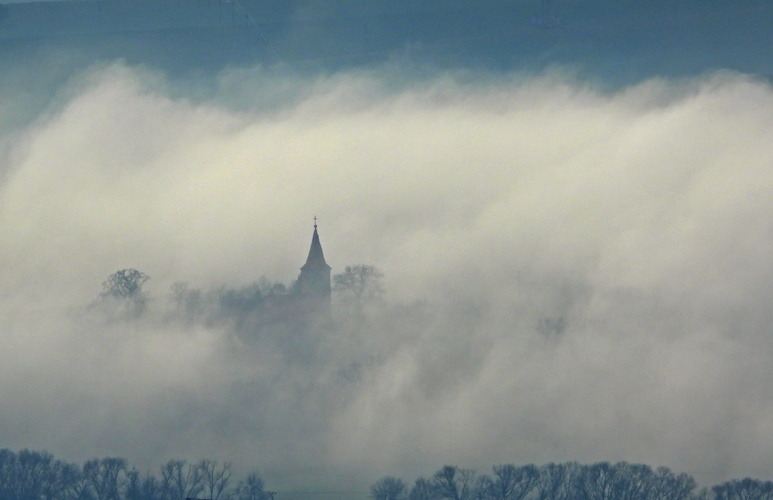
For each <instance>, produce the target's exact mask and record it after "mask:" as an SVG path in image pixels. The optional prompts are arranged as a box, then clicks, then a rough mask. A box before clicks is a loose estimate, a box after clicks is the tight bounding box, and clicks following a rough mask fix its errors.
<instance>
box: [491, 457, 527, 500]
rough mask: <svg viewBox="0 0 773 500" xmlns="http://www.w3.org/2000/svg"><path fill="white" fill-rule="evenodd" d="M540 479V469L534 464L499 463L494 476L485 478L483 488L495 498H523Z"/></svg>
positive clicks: (515, 499) (520, 499)
mask: <svg viewBox="0 0 773 500" xmlns="http://www.w3.org/2000/svg"><path fill="white" fill-rule="evenodd" d="M538 480H539V471H538V470H537V467H535V466H534V465H525V466H523V467H516V466H514V465H511V464H507V465H497V466H495V467H494V478H493V479H492V478H488V477H486V478H484V481H483V489H484V490H485V492H486V495H487V496H488V498H491V499H493V500H522V499H523V498H524V497H526V495H528V494H529V492H531V490H533V489H534V488H535V487H536V485H537V481H538Z"/></svg>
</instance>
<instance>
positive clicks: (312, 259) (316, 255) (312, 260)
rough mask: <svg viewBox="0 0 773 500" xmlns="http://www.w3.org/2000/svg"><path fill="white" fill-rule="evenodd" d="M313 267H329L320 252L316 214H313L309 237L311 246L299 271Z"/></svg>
mask: <svg viewBox="0 0 773 500" xmlns="http://www.w3.org/2000/svg"><path fill="white" fill-rule="evenodd" d="M313 269H331V268H330V266H328V265H327V262H325V254H324V253H322V244H321V243H320V242H319V233H318V232H317V216H316V215H315V216H314V234H313V235H312V237H311V247H310V248H309V256H308V257H307V258H306V264H304V265H303V267H302V268H301V271H304V270H313Z"/></svg>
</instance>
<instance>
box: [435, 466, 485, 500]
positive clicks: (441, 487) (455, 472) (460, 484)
mask: <svg viewBox="0 0 773 500" xmlns="http://www.w3.org/2000/svg"><path fill="white" fill-rule="evenodd" d="M475 479H476V477H475V471H473V470H469V469H460V468H459V467H456V466H455V465H446V466H444V467H443V468H442V469H440V470H439V471H437V472H436V473H435V475H434V476H433V485H434V487H435V492H436V493H437V495H438V497H439V498H442V499H448V500H472V499H473V498H474V494H475V486H476V481H475Z"/></svg>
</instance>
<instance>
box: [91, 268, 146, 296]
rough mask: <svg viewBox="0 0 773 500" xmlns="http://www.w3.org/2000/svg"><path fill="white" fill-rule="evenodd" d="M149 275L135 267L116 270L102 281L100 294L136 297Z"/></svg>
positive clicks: (140, 292) (140, 293)
mask: <svg viewBox="0 0 773 500" xmlns="http://www.w3.org/2000/svg"><path fill="white" fill-rule="evenodd" d="M149 279H150V277H149V276H148V275H147V274H145V273H143V272H142V271H138V270H136V269H131V268H130V269H121V270H120V271H116V272H114V273H113V274H111V275H110V276H108V277H107V279H106V280H105V281H104V282H103V283H102V296H104V297H113V298H122V299H127V298H137V297H139V296H141V295H142V285H143V284H144V283H145V282H146V281H148V280H149Z"/></svg>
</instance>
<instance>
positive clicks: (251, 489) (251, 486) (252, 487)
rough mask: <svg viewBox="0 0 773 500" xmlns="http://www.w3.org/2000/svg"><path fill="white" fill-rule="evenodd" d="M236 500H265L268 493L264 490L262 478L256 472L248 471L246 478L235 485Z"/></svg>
mask: <svg viewBox="0 0 773 500" xmlns="http://www.w3.org/2000/svg"><path fill="white" fill-rule="evenodd" d="M236 498H237V500H267V499H268V498H269V495H268V493H267V492H266V491H265V485H264V484H263V479H262V478H261V477H260V475H259V474H258V473H257V472H252V473H250V475H249V476H247V479H245V480H244V481H240V482H239V484H238V485H237V486H236Z"/></svg>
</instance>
